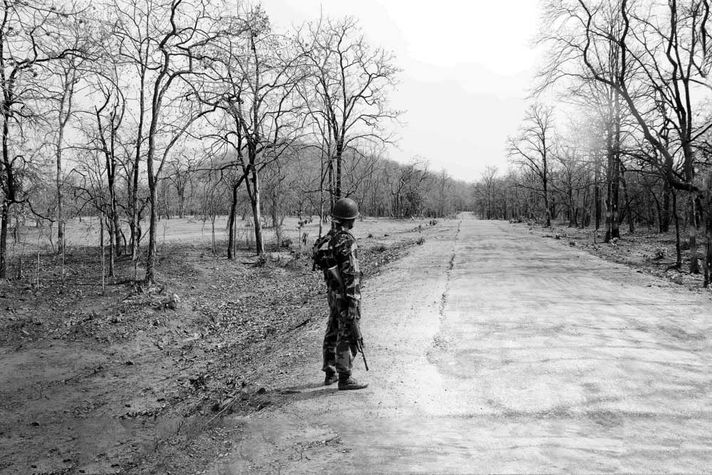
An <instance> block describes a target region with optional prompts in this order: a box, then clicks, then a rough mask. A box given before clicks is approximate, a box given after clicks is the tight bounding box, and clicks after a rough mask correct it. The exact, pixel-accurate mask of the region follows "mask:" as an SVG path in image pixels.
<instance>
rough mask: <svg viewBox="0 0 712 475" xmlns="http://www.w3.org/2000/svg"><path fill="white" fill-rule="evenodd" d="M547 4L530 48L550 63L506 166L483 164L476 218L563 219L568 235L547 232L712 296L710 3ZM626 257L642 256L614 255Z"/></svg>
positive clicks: (571, 0)
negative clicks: (711, 289) (620, 252)
mask: <svg viewBox="0 0 712 475" xmlns="http://www.w3.org/2000/svg"><path fill="white" fill-rule="evenodd" d="M543 6H544V9H543V17H542V21H541V25H546V26H545V27H544V28H542V30H541V34H540V35H539V39H538V40H539V41H538V43H539V46H540V47H541V48H542V49H543V50H544V51H545V52H546V57H547V60H546V62H545V64H543V66H542V67H541V70H540V73H539V76H538V81H537V83H536V86H535V88H534V91H533V92H534V94H533V96H532V100H531V104H530V106H529V108H528V109H527V111H526V113H525V115H524V117H523V119H522V123H521V127H520V130H519V131H518V132H517V133H516V134H513V135H512V136H511V137H510V138H509V140H508V141H507V144H506V146H507V153H508V156H509V159H510V164H511V169H510V170H508V171H507V172H505V173H500V172H499V171H498V170H497V169H495V168H492V167H490V168H488V169H487V170H486V171H485V172H484V173H483V175H482V177H481V179H480V181H479V183H478V184H477V185H476V187H475V201H476V204H475V209H476V211H477V213H478V214H479V215H480V216H482V217H483V218H486V219H506V220H515V221H528V222H536V223H538V224H541V225H543V226H545V227H547V228H549V227H552V226H553V227H557V226H559V225H560V223H563V226H565V227H566V231H565V232H556V231H555V230H553V229H552V231H551V232H552V233H554V234H560V235H563V234H566V235H574V236H581V237H582V239H583V240H584V241H585V242H586V246H587V247H589V248H592V249H595V251H596V252H597V253H598V254H599V255H602V256H611V255H616V257H614V259H616V260H620V259H622V260H628V261H630V260H631V259H632V260H633V261H635V262H641V263H644V265H645V266H646V267H650V268H651V269H658V268H660V269H662V270H656V272H662V273H664V274H671V273H673V274H674V275H673V274H671V275H673V277H671V278H673V280H676V281H677V280H681V281H688V280H690V279H693V280H695V281H699V284H701V285H703V286H704V287H708V286H709V285H710V282H711V280H712V149H711V148H710V143H711V142H712V140H711V139H712V135H711V134H712V113H710V108H709V104H710V99H712V96H710V90H711V89H710V81H709V77H710V76H709V73H710V68H712V61H711V60H710V59H711V58H712V57H711V56H710V48H709V46H710V44H711V43H710V36H709V32H710V31H711V30H710V5H709V2H707V1H706V0H686V1H657V0H655V1H651V2H642V3H641V2H630V1H625V0H622V1H612V0H594V1H584V0H548V1H546V2H544V4H543ZM554 102H555V103H556V106H555V107H554V106H553V105H552V103H554ZM620 249H625V250H626V253H627V254H630V256H639V257H638V258H635V259H633V258H626V257H621V256H617V250H620ZM697 276H699V278H697Z"/></svg>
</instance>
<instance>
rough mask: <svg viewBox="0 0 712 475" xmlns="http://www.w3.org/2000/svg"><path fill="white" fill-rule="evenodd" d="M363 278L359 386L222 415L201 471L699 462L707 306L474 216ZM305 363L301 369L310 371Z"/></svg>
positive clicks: (705, 300)
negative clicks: (225, 444) (232, 444)
mask: <svg viewBox="0 0 712 475" xmlns="http://www.w3.org/2000/svg"><path fill="white" fill-rule="evenodd" d="M438 227H439V231H438V232H439V234H438V235H437V236H433V237H430V238H428V239H427V241H426V243H425V244H424V245H423V246H419V247H417V248H416V249H415V250H414V251H413V252H412V253H411V254H409V255H408V256H407V257H406V258H404V259H403V260H401V261H400V262H398V264H397V265H396V266H394V267H393V269H392V270H391V271H389V272H387V273H384V274H382V275H380V276H378V277H377V278H375V279H373V280H371V281H370V282H369V285H368V287H367V288H366V289H365V290H364V293H365V296H366V297H365V301H364V314H365V316H364V324H363V329H364V333H365V338H366V340H367V342H368V350H369V351H370V356H371V358H370V361H369V363H370V365H371V366H372V371H370V372H369V373H364V372H363V370H362V369H361V366H360V363H359V365H357V370H359V371H358V374H357V376H359V377H363V378H365V379H368V380H369V382H370V383H371V386H370V387H369V388H368V389H367V390H364V391H356V392H338V391H336V390H334V389H331V388H324V387H321V386H319V385H318V384H315V383H318V382H319V381H320V378H321V375H320V373H319V372H318V366H319V361H318V355H315V359H314V361H312V362H307V364H305V366H304V369H303V373H302V374H296V375H295V378H297V379H299V380H301V381H307V382H312V383H311V384H305V385H303V386H301V387H299V390H300V391H301V393H300V394H298V395H297V396H296V400H295V402H294V403H291V404H289V405H288V406H286V407H282V408H280V409H278V410H273V411H263V412H262V413H259V414H256V415H254V416H251V417H249V418H245V419H238V418H235V419H233V420H231V421H228V423H229V424H241V425H244V427H245V431H246V435H245V437H244V438H243V439H242V440H241V441H240V442H239V444H238V447H237V449H236V450H235V451H234V452H233V453H231V454H229V455H227V456H226V457H223V458H221V459H220V460H219V461H217V462H216V463H215V465H214V466H213V467H211V468H210V470H209V472H210V473H236V472H254V471H258V472H277V471H279V472H287V473H290V472H292V473H295V472H313V471H327V472H329V471H332V472H333V471H340V472H427V473H433V472H440V473H452V472H572V471H573V472H605V471H616V472H652V471H664V472H709V471H711V470H712V431H711V430H710V427H712V394H711V392H712V372H711V371H710V370H711V369H712V368H711V364H710V362H711V361H712V358H711V357H712V345H711V344H710V336H709V335H710V327H711V326H712V302H711V301H710V299H709V297H705V296H701V295H698V294H694V293H691V292H688V291H684V290H680V289H676V288H672V287H671V286H669V285H668V284H666V283H664V282H661V281H658V280H655V279H653V278H651V277H647V276H644V275H642V274H638V273H636V272H635V271H632V270H630V269H628V268H626V267H624V266H620V265H616V264H611V263H607V262H604V261H602V260H599V259H597V258H595V257H593V256H590V255H588V254H586V253H584V252H581V251H579V250H577V249H575V248H568V247H565V246H562V245H561V243H559V242H555V241H553V240H551V239H544V238H541V237H537V236H533V235H531V234H529V233H527V231H526V230H525V229H523V228H521V227H517V228H514V227H512V226H510V225H509V224H507V223H502V222H485V221H478V220H475V219H471V218H464V219H463V220H462V221H449V222H445V223H442V225H441V224H439V225H438ZM315 369H316V370H315Z"/></svg>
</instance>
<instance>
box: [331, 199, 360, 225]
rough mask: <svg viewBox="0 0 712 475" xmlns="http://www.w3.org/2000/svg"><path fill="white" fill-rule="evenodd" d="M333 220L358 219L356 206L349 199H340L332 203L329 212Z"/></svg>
mask: <svg viewBox="0 0 712 475" xmlns="http://www.w3.org/2000/svg"><path fill="white" fill-rule="evenodd" d="M331 217H332V218H333V219H337V220H341V219H356V218H358V205H357V204H356V202H355V201H354V200H352V199H351V198H340V199H338V200H337V201H336V203H334V208H333V209H332V210H331Z"/></svg>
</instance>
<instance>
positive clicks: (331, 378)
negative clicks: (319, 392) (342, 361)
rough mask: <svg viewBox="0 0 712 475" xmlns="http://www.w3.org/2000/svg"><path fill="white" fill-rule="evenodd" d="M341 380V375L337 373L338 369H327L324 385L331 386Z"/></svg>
mask: <svg viewBox="0 0 712 475" xmlns="http://www.w3.org/2000/svg"><path fill="white" fill-rule="evenodd" d="M338 380H339V376H338V375H337V374H336V371H334V370H331V371H326V376H324V386H329V385H332V384H334V383H335V382H337V381H338Z"/></svg>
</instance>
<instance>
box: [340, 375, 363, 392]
mask: <svg viewBox="0 0 712 475" xmlns="http://www.w3.org/2000/svg"><path fill="white" fill-rule="evenodd" d="M366 387H368V383H359V382H358V381H356V380H355V379H354V378H352V377H351V376H348V377H346V378H344V377H339V389H340V390H342V391H348V390H353V389H363V388H366Z"/></svg>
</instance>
